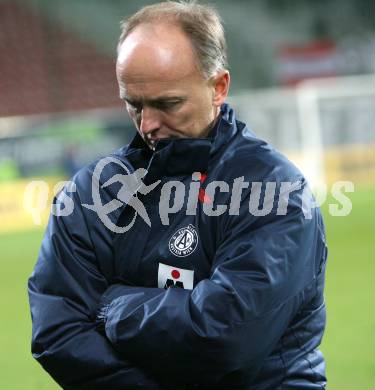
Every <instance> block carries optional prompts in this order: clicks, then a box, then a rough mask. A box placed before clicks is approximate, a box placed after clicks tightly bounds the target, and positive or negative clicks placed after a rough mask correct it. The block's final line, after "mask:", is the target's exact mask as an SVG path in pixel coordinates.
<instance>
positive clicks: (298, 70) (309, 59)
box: [278, 40, 340, 86]
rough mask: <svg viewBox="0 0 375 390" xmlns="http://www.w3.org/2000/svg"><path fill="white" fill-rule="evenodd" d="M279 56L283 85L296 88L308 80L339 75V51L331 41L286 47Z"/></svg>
mask: <svg viewBox="0 0 375 390" xmlns="http://www.w3.org/2000/svg"><path fill="white" fill-rule="evenodd" d="M278 56H279V75H280V79H281V83H282V84H283V85H287V86H295V85H297V84H298V83H299V82H301V81H302V80H305V79H308V78H317V77H330V76H337V75H338V74H339V63H340V54H339V50H338V48H337V46H336V44H335V43H334V42H332V41H330V40H320V41H315V42H310V43H308V44H306V45H299V46H293V45H285V46H283V47H281V49H280V52H279V55H278Z"/></svg>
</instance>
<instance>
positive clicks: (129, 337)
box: [102, 191, 325, 385]
mask: <svg viewBox="0 0 375 390" xmlns="http://www.w3.org/2000/svg"><path fill="white" fill-rule="evenodd" d="M301 205H302V193H301V191H300V192H298V193H296V194H294V195H293V197H292V198H291V199H290V201H289V207H288V212H287V214H286V215H276V213H275V212H274V210H273V212H272V213H271V214H270V215H269V216H264V217H261V218H254V217H252V216H251V215H250V214H249V211H248V202H244V204H242V205H241V211H240V215H239V216H232V217H230V219H229V220H228V222H227V227H226V229H225V231H226V233H225V236H224V237H223V240H222V243H221V245H220V246H219V248H218V249H217V252H216V256H215V259H214V260H213V266H212V272H211V276H210V278H209V279H205V280H202V281H200V282H199V283H198V284H197V285H196V287H195V288H194V289H193V290H192V291H189V290H184V289H179V288H169V289H168V290H163V289H157V288H141V287H131V286H124V285H114V286H111V287H110V288H109V289H108V290H107V291H106V293H105V294H104V296H103V297H102V302H103V304H104V306H103V308H102V309H103V311H104V312H105V313H104V314H105V315H104V319H105V332H106V335H107V337H108V338H109V340H111V342H112V344H113V345H114V347H115V348H116V349H117V350H118V351H119V352H120V353H121V354H122V355H123V356H125V357H129V358H132V359H134V360H135V361H138V362H141V361H142V362H144V364H147V365H148V366H150V367H153V368H154V369H155V370H156V371H158V372H160V373H163V374H164V375H165V376H168V377H172V376H173V375H175V376H176V378H181V377H185V378H186V377H187V378H188V379H187V380H189V381H192V383H194V382H197V383H203V384H208V385H209V384H214V383H218V382H220V383H223V380H225V379H224V378H226V380H228V385H230V384H231V383H234V382H236V383H248V381H249V380H251V378H253V377H254V376H255V375H256V373H257V372H258V370H259V369H260V368H261V366H262V363H263V361H264V359H265V358H266V357H267V356H268V355H269V354H270V352H271V351H272V350H273V349H274V347H275V345H276V344H277V342H278V341H279V339H280V338H281V336H282V335H283V333H284V331H285V330H286V328H287V327H288V324H289V322H290V321H291V319H292V318H293V317H294V316H295V314H296V313H297V311H298V310H299V309H300V308H301V306H302V305H303V304H304V303H306V302H308V301H309V300H311V299H312V298H313V297H314V296H315V295H316V294H317V275H318V273H319V272H320V269H321V263H322V262H323V261H324V257H325V244H324V232H323V226H322V221H321V217H320V213H319V211H318V210H317V209H316V210H313V217H312V218H310V219H308V218H305V216H304V214H303V212H302V207H301ZM187 374H188V375H187ZM228 378H229V379H228ZM234 378H236V379H234Z"/></svg>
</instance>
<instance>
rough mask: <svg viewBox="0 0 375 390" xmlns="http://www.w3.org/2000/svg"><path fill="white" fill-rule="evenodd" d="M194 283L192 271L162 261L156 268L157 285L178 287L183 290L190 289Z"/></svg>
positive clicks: (160, 286)
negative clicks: (157, 268)
mask: <svg viewBox="0 0 375 390" xmlns="http://www.w3.org/2000/svg"><path fill="white" fill-rule="evenodd" d="M193 285H194V271H191V270H189V269H182V268H177V267H171V266H170V265H166V264H163V263H159V270H158V287H159V288H165V289H167V288H169V287H180V288H184V289H185V290H192V289H193Z"/></svg>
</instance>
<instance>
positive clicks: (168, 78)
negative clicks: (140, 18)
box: [116, 24, 229, 148]
mask: <svg viewBox="0 0 375 390" xmlns="http://www.w3.org/2000/svg"><path fill="white" fill-rule="evenodd" d="M116 73H117V79H118V83H119V89H120V97H121V98H122V99H124V101H125V104H126V108H127V111H128V113H129V115H130V117H131V119H132V120H133V122H134V124H135V126H136V128H137V130H138V132H139V134H140V135H141V136H142V138H143V139H144V140H145V142H146V143H147V144H148V145H149V146H150V147H151V148H154V146H155V142H157V141H158V140H159V139H162V138H189V137H206V136H207V134H208V132H209V131H210V129H211V128H212V126H213V124H214V122H215V119H216V118H217V116H218V113H219V109H220V105H221V104H222V103H223V102H224V100H225V97H226V95H227V89H228V85H229V74H228V72H222V74H220V75H217V76H215V77H213V78H211V79H209V80H207V79H205V78H204V77H203V76H202V75H201V72H199V70H198V69H197V66H196V61H195V56H194V52H193V49H192V46H191V43H190V41H189V39H188V38H187V37H186V36H185V34H184V33H183V32H182V31H181V30H180V29H179V28H178V27H177V26H175V25H171V24H158V25H153V24H142V25H140V26H138V27H136V28H135V29H134V30H133V31H132V32H131V33H130V34H129V35H128V37H127V38H126V39H125V41H124V42H123V43H122V45H121V47H120V50H119V55H118V59H117V66H116Z"/></svg>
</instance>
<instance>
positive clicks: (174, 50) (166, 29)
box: [116, 24, 200, 89]
mask: <svg viewBox="0 0 375 390" xmlns="http://www.w3.org/2000/svg"><path fill="white" fill-rule="evenodd" d="M116 73H117V79H118V82H119V85H120V89H121V88H122V89H124V88H125V89H132V88H133V87H134V88H140V89H145V88H146V87H147V89H154V88H155V89H158V88H172V89H173V88H180V87H182V86H186V83H188V82H189V81H191V79H192V78H200V72H199V71H198V69H197V66H196V58H195V54H194V50H193V47H192V44H191V42H190V40H189V38H188V37H187V36H186V35H185V33H184V32H183V31H182V30H181V29H180V28H179V27H178V26H176V25H174V24H157V25H155V24H141V25H140V26H138V27H136V28H135V29H134V30H133V31H132V32H131V33H130V34H129V35H128V36H127V38H126V39H125V40H124V42H123V43H122V44H121V46H120V47H119V53H118V58H117V64H116Z"/></svg>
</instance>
